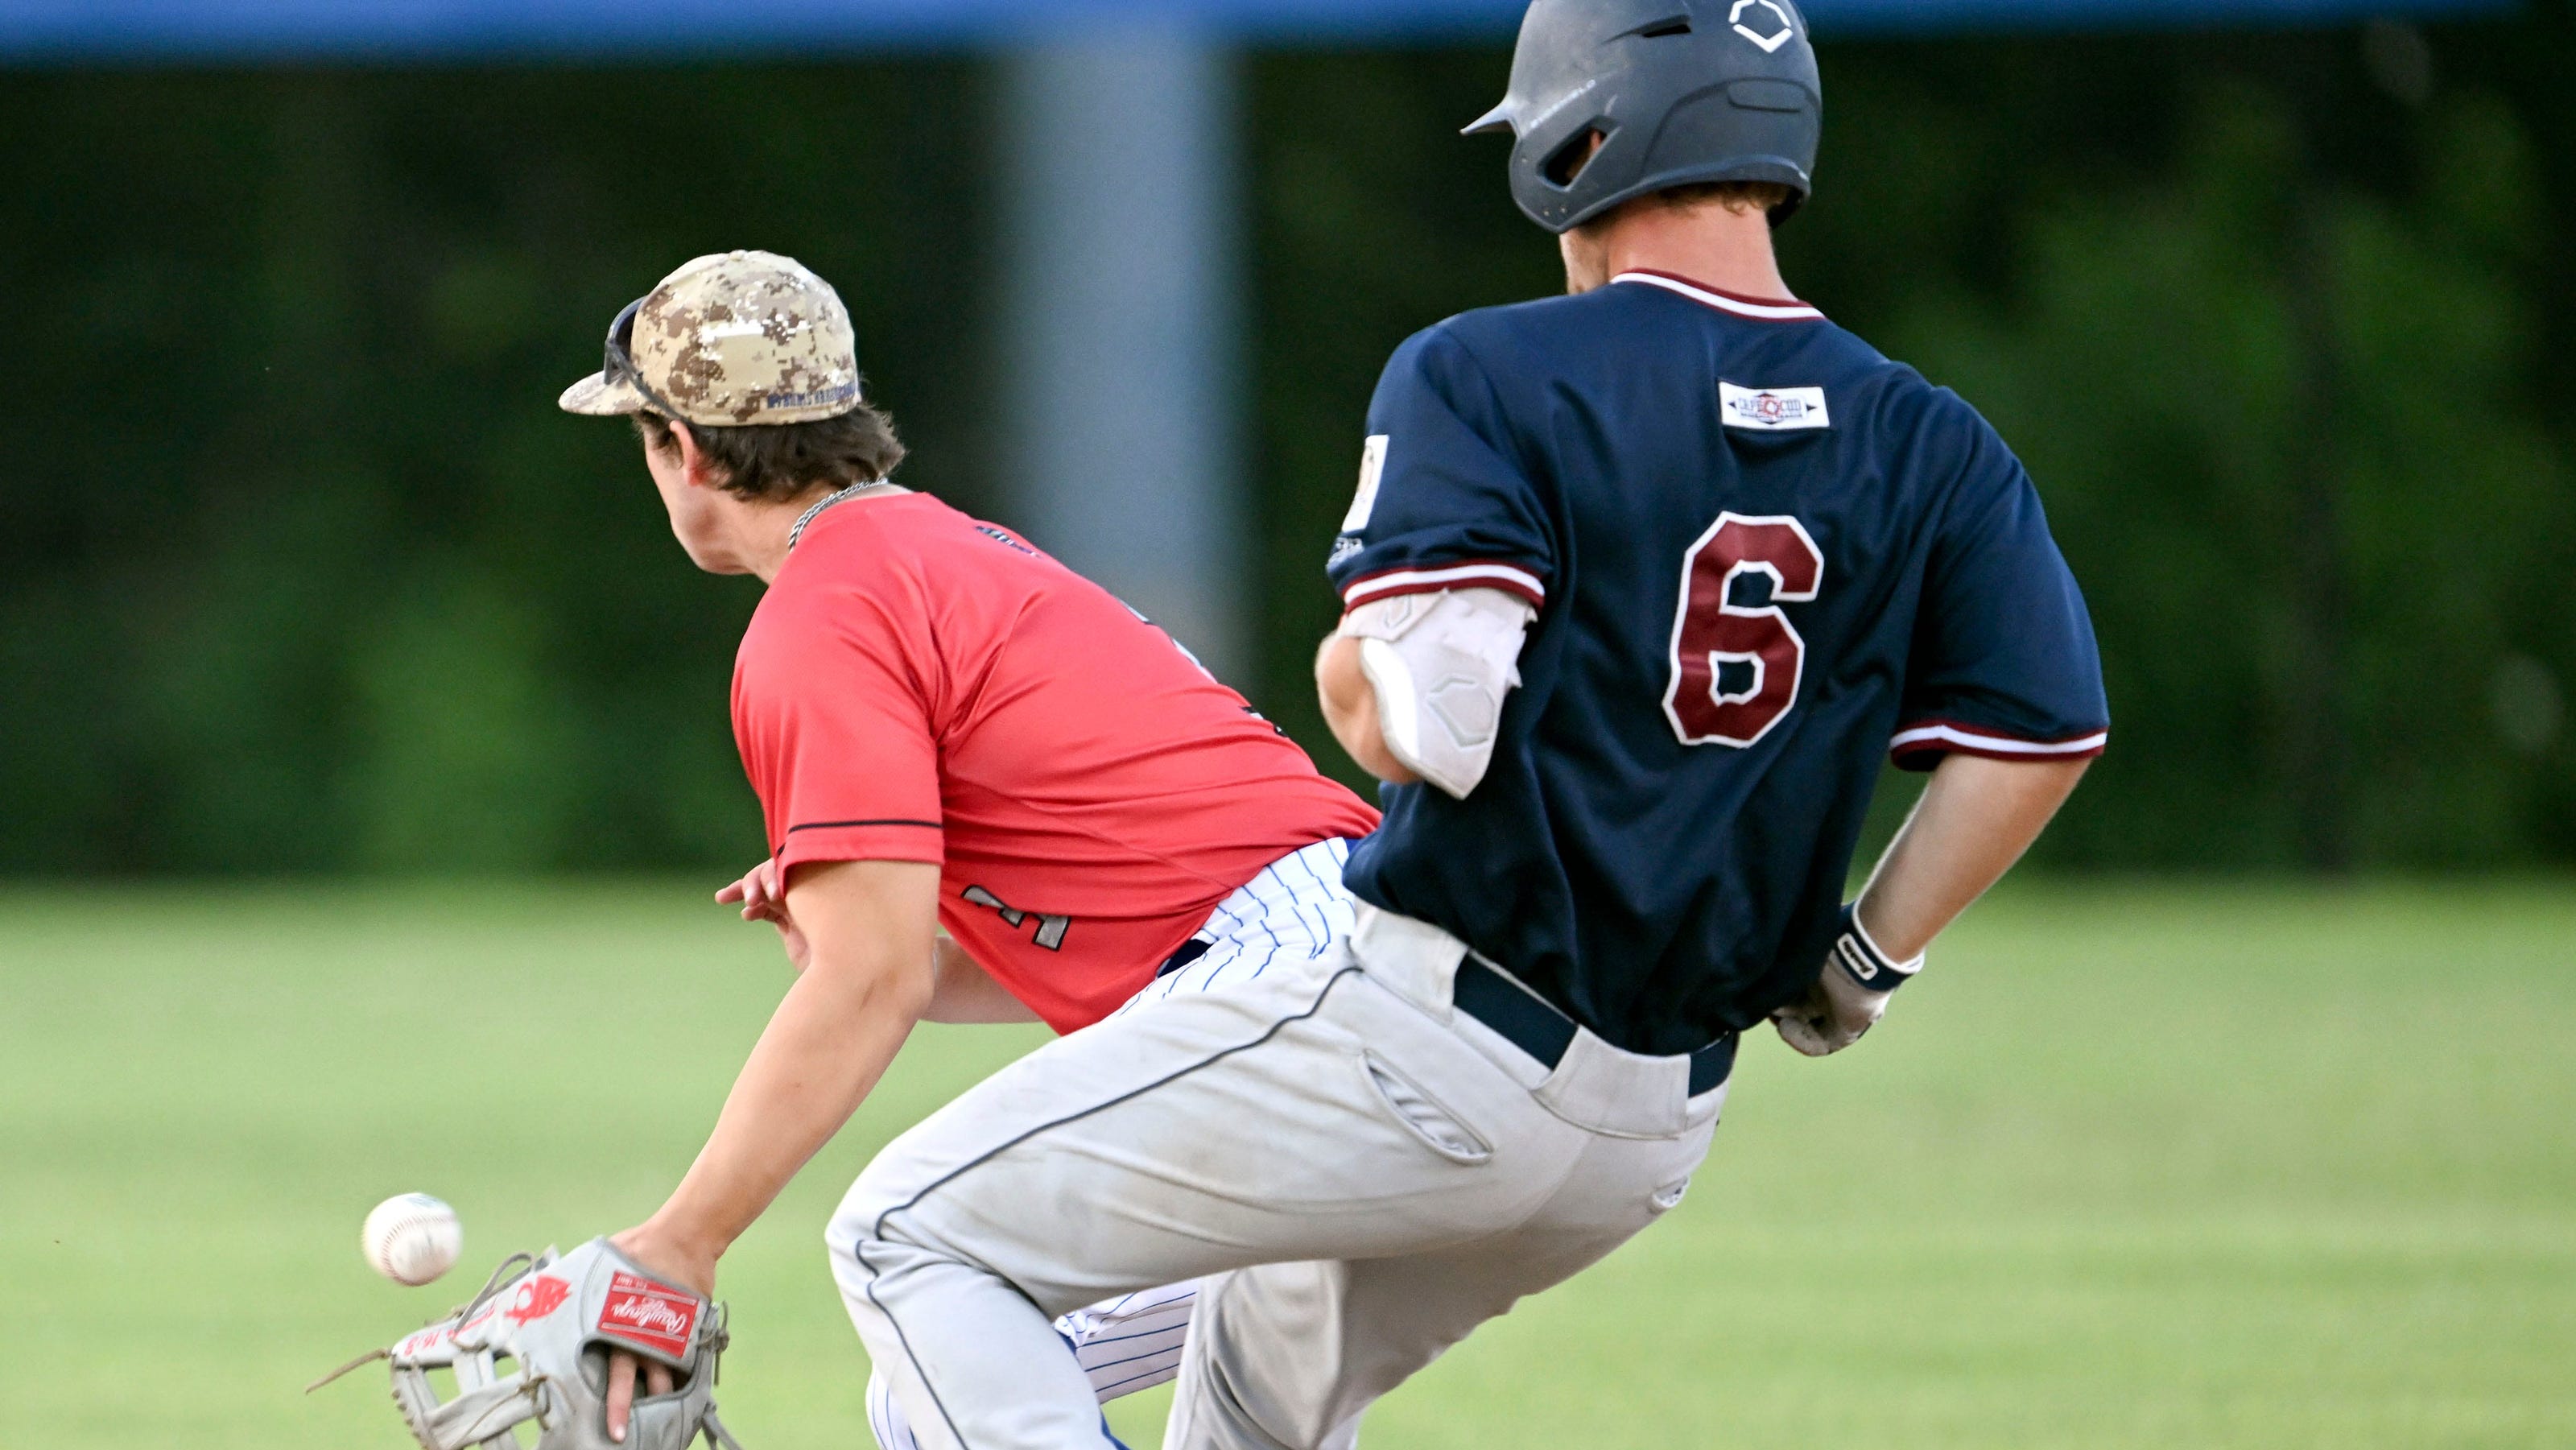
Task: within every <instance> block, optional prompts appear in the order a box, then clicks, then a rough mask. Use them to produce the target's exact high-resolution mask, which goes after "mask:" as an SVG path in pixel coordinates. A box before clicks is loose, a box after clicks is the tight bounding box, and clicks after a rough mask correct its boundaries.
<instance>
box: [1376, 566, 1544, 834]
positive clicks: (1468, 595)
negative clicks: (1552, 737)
mask: <svg viewBox="0 0 2576 1450" xmlns="http://www.w3.org/2000/svg"><path fill="white" fill-rule="evenodd" d="M1537 617H1538V611H1536V610H1534V609H1532V608H1530V607H1529V605H1527V604H1525V603H1523V602H1522V601H1521V600H1520V599H1518V598H1516V597H1514V596H1512V595H1509V594H1506V593H1504V592H1503V591H1501V590H1499V589H1454V590H1444V591H1442V592H1440V593H1437V594H1399V595H1396V596H1394V597H1393V598H1389V599H1372V600H1370V601H1369V602H1368V603H1366V604H1363V605H1360V606H1359V607H1358V608H1356V609H1353V610H1352V611H1351V612H1350V613H1349V614H1346V615H1344V616H1343V617H1342V624H1341V628H1340V629H1339V630H1338V631H1336V632H1337V633H1340V634H1343V635H1347V636H1349V637H1350V638H1352V639H1356V640H1358V641H1359V642H1360V672H1361V673H1362V674H1364V675H1366V676H1367V677H1368V682H1369V686H1370V688H1371V689H1372V690H1374V691H1375V692H1376V695H1377V721H1378V733H1379V734H1380V735H1381V736H1383V737H1384V738H1385V740H1386V748H1387V751H1388V752H1389V753H1390V754H1392V755H1393V756H1394V757H1395V758H1396V759H1397V760H1399V761H1401V762H1403V764H1404V768H1405V769H1407V770H1410V771H1412V772H1413V773H1414V774H1416V775H1418V776H1420V777H1422V778H1423V779H1424V780H1426V781H1429V782H1430V783H1431V784H1433V785H1435V786H1437V787H1439V788H1440V789H1441V790H1442V791H1444V792H1446V793H1448V794H1449V795H1452V796H1455V797H1457V798H1458V799H1460V800H1464V799H1466V797H1467V793H1468V792H1469V791H1471V790H1474V789H1475V788H1476V783H1477V782H1478V781H1480V780H1483V779H1484V778H1485V768H1486V767H1487V766H1488V765H1490V764H1492V763H1493V758H1494V740H1495V737H1496V735H1497V734H1498V732H1499V730H1500V728H1501V725H1502V719H1503V697H1504V696H1505V695H1508V694H1510V693H1511V689H1512V686H1514V685H1517V684H1519V683H1520V682H1521V677H1520V670H1519V669H1518V667H1517V666H1518V663H1519V660H1520V655H1521V643H1522V641H1523V640H1524V639H1525V638H1526V637H1527V636H1528V633H1529V624H1530V621H1531V620H1533V619H1536V618H1537Z"/></svg>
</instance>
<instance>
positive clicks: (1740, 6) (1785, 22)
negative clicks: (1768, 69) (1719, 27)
mask: <svg viewBox="0 0 2576 1450" xmlns="http://www.w3.org/2000/svg"><path fill="white" fill-rule="evenodd" d="M1756 5H1759V6H1761V7H1762V8H1763V9H1765V10H1768V11H1770V12H1771V14H1772V15H1773V16H1774V17H1775V18H1777V19H1778V20H1779V22H1780V29H1779V32H1778V33H1777V34H1773V35H1764V34H1763V33H1762V32H1760V31H1758V30H1755V29H1754V28H1753V27H1751V26H1749V25H1746V24H1745V23H1744V12H1745V11H1747V10H1750V9H1752V8H1753V7H1754V6H1756ZM1755 18H1756V19H1759V18H1760V17H1759V16H1756V17H1755ZM1726 23H1727V24H1729V25H1731V26H1733V27H1735V33H1736V34H1738V35H1741V36H1743V37H1744V38H1745V39H1747V40H1749V41H1752V42H1753V43H1754V44H1755V45H1758V46H1760V47H1762V53H1763V54H1764V55H1771V54H1773V53H1775V52H1777V51H1778V50H1779V49H1780V47H1782V46H1784V45H1787V44H1788V43H1789V40H1790V37H1792V36H1794V35H1796V34H1797V33H1798V27H1797V24H1796V22H1794V21H1792V20H1790V18H1789V12H1788V11H1786V10H1783V9H1781V8H1780V6H1779V5H1778V4H1777V3H1776V0H1735V6H1734V8H1733V9H1730V10H1728V11H1727V12H1726Z"/></svg>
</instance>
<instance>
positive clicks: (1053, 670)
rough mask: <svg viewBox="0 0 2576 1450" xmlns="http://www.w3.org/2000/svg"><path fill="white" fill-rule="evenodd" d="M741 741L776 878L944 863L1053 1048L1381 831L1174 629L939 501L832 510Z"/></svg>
mask: <svg viewBox="0 0 2576 1450" xmlns="http://www.w3.org/2000/svg"><path fill="white" fill-rule="evenodd" d="M733 723H734V739H735V741H736V743H737V744H738V745H740V747H741V749H742V759H743V766H744V768H745V769H746V770H747V771H748V772H749V773H750V775H751V784H752V788H753V789H754V790H755V791H757V792H759V795H760V804H761V810H762V812H763V814H764V815H765V816H766V818H767V821H768V827H769V842H770V849H771V851H772V852H773V853H774V854H775V855H776V857H777V859H778V863H779V866H780V868H781V870H782V871H787V870H792V868H794V867H795V866H796V865H797V864H798V863H800V862H805V861H866V860H894V861H928V862H934V863H936V864H937V865H938V866H939V867H940V887H939V919H940V922H941V924H942V925H944V926H946V927H947V928H948V934H949V935H950V936H952V937H955V938H956V939H957V941H958V943H959V944H960V945H962V946H963V947H965V948H966V950H967V951H968V952H970V953H971V954H973V956H974V958H975V960H976V961H978V962H980V963H982V964H983V966H984V969H985V970H986V971H988V972H990V973H992V975H993V977H994V979H995V980H996V981H998V982H1000V983H1001V984H1002V985H1003V986H1004V987H1007V988H1008V989H1009V990H1010V991H1011V992H1012V993H1013V994H1014V995H1015V996H1017V997H1019V998H1020V1000H1022V1001H1023V1002H1026V1003H1027V1004H1028V1005H1029V1006H1030V1007H1031V1008H1033V1009H1034V1010H1035V1011H1036V1012H1037V1014H1038V1015H1039V1016H1040V1017H1043V1018H1044V1019H1046V1021H1047V1022H1048V1023H1049V1024H1051V1025H1052V1026H1054V1027H1055V1028H1056V1029H1057V1030H1058V1031H1070V1030H1072V1029H1074V1028H1076V1027H1080V1026H1084V1025H1086V1024H1088V1023H1091V1022H1096V1021H1098V1020H1099V1019H1100V1018H1101V1017H1103V1016H1105V1015H1107V1014H1108V1013H1109V1012H1110V1011H1111V1010H1112V1009H1114V1008H1116V1007H1117V1006H1118V1004H1119V1003H1121V1002H1124V1001H1125V1000H1127V998H1128V997H1130V996H1131V995H1133V994H1134V993H1135V991H1136V990H1137V989H1138V988H1139V987H1142V986H1143V985H1144V984H1145V983H1146V982H1147V981H1149V980H1151V979H1152V977H1153V974H1154V970H1155V968H1156V967H1158V966H1159V965H1161V963H1162V961H1163V959H1164V958H1165V957H1167V956H1169V955H1170V954H1171V953H1172V951H1173V949H1174V948H1176V947H1178V946H1179V945H1180V944H1181V943H1182V942H1184V941H1186V940H1188V939H1189V937H1190V935H1191V933H1193V932H1195V931H1196V930H1197V929H1198V928H1199V927H1200V925H1202V924H1203V923H1204V922H1205V921H1206V919H1207V916H1208V913H1209V911H1210V910H1212V909H1213V908H1214V907H1215V906H1216V904H1217V903H1218V902H1219V901H1221V900H1223V899H1224V898H1225V897H1226V895H1227V894H1228V893H1230V892H1232V891H1233V890H1234V889H1235V888H1236V887H1238V886H1241V885H1243V884H1244V883H1245V882H1247V881H1249V880H1251V879H1252V878H1253V877H1254V876H1256V875H1258V874H1260V871H1261V868H1262V867H1263V866H1266V865H1268V864H1269V863H1270V862H1272V861H1274V860H1276V859H1278V858H1279V857H1281V856H1283V855H1286V854H1287V853H1288V852H1290V851H1294V850H1296V849H1297V848H1299V847H1301V846H1306V845H1311V844H1313V843H1314V842H1317V841H1321V840H1327V839H1330V838H1333V837H1336V836H1361V835H1366V834H1367V833H1368V832H1369V831H1370V830H1372V829H1374V828H1375V827H1376V825H1377V812H1376V811H1374V810H1372V809H1370V808H1369V807H1368V806H1367V805H1366V804H1364V803H1363V802H1362V801H1361V800H1360V799H1359V798H1358V797H1357V796H1354V795H1352V794H1351V793H1350V792H1349V791H1347V790H1345V789H1343V788H1342V787H1341V786H1339V785H1337V784H1335V783H1334V782H1332V781H1330V780H1327V779H1325V778H1324V777H1323V776H1322V775H1321V774H1320V773H1318V772H1317V771H1316V769H1315V765H1314V762H1313V761H1311V760H1309V759H1307V757H1306V753H1305V752H1304V751H1302V750H1300V749H1298V748H1297V746H1296V744H1295V743H1294V742H1293V741H1291V740H1289V739H1288V738H1287V737H1286V736H1285V735H1282V734H1281V733H1279V731H1278V729H1277V728H1276V727H1275V726H1273V725H1272V724H1271V723H1270V722H1269V721H1267V720H1264V719H1262V718H1261V717H1260V716H1259V715H1256V714H1254V713H1253V712H1252V708H1251V706H1249V705H1247V704H1245V703H1244V700H1243V697H1242V696H1240V695H1238V694H1236V693H1235V692H1234V691H1232V690H1229V689H1227V688H1226V687H1225V686H1224V685H1221V684H1219V683H1217V681H1216V680H1215V679H1214V678H1212V677H1211V676H1210V675H1209V674H1208V673H1207V671H1205V670H1203V669H1201V668H1200V667H1199V665H1198V663H1197V662H1196V661H1195V660H1192V659H1191V658H1190V657H1189V656H1188V655H1187V654H1186V653H1184V652H1183V651H1182V650H1181V648H1180V647H1179V646H1178V645H1176V644H1174V643H1173V642H1172V639H1171V637H1170V636H1168V635H1166V634H1164V633H1163V631H1162V630H1160V629H1158V628H1156V627H1155V626H1154V625H1152V624H1149V623H1147V622H1146V621H1145V620H1144V619H1142V618H1141V617H1139V616H1138V615H1137V614H1136V613H1135V611H1133V610H1131V609H1129V608H1128V607H1127V606H1126V605H1124V604H1121V603H1120V602H1119V601H1118V600H1117V599H1116V598H1114V597H1112V596H1111V595H1110V594H1109V593H1108V591H1106V590H1104V589H1102V588H1101V587H1100V586H1099V585H1097V584H1094V583H1092V582H1091V581H1090V580H1088V579H1085V578H1083V577H1082V576H1081V575H1079V574H1076V573H1074V572H1073V571H1072V570H1070V569H1067V568H1066V567H1064V566H1063V565H1062V564H1059V563H1057V562H1056V561H1055V560H1053V559H1051V558H1049V557H1047V556H1046V555H1044V554H1042V553H1039V552H1038V551H1037V550H1036V549H1033V548H1031V547H1030V546H1029V545H1027V544H1025V543H1023V542H1021V541H1020V539H1019V538H1018V537H1017V536H1015V535H1013V534H1011V533H1009V532H1008V531H1006V530H1003V529H999V528H996V527H994V526H992V525H990V524H985V523H979V522H977V521H976V520H974V519H972V518H969V517H967V516H966V515H965V514H962V513H959V512H958V511H957V510H955V509H953V508H950V507H949V506H948V505H946V504H944V503H941V502H940V501H939V500H937V499H935V498H932V497H930V496H929V495H927V494H919V493H909V494H887V495H880V496H877V497H872V498H859V499H853V500H851V501H849V502H847V503H843V504H840V505H838V506H836V507H833V508H830V509H826V510H825V511H824V512H823V513H821V514H819V515H817V516H816V517H815V519H814V521H813V522H812V523H811V524H810V525H809V526H808V527H807V528H806V530H805V534H804V537H803V538H802V540H800V541H799V542H798V544H797V545H796V550H795V552H794V553H793V554H791V555H789V556H788V560H787V563H786V565H785V567H784V568H782V569H781V570H780V571H779V573H778V577H777V578H776V579H775V580H774V581H773V582H772V583H771V586H770V589H769V593H768V595H767V596H766V597H765V598H763V599H762V600H761V603H760V608H759V610H758V611H757V612H755V613H754V614H753V615H752V620H751V628H750V630H749V631H748V632H747V633H745V634H744V636H743V641H742V652H741V654H740V656H739V657H738V658H737V660H736V661H735V666H734V689H733Z"/></svg>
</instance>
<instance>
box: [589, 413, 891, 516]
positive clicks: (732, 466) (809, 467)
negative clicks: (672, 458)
mask: <svg viewBox="0 0 2576 1450" xmlns="http://www.w3.org/2000/svg"><path fill="white" fill-rule="evenodd" d="M635 434H636V436H637V437H639V438H641V439H643V440H644V446H645V447H647V448H652V449H657V450H660V451H663V452H668V451H670V450H671V449H672V448H674V447H676V446H677V445H676V444H674V443H673V442H672V441H671V423H670V420H669V419H667V418H664V417H662V416H661V415H660V414H658V413H638V414H636V415H635ZM689 436H690V437H692V438H695V439H696V440H698V451H699V452H700V453H702V454H705V455H706V459H707V461H708V462H709V463H711V464H713V465H715V467H716V468H717V470H719V471H720V472H721V473H722V474H723V475H724V478H723V487H724V488H725V490H726V491H727V492H729V493H733V494H736V495H738V496H740V497H743V498H747V499H768V500H773V501H776V500H783V499H791V498H794V497H796V496H797V495H798V494H801V493H804V492H807V491H808V490H810V489H812V488H814V487H816V486H817V485H822V486H826V487H829V488H833V489H836V490H837V489H844V488H848V487H850V486H851V485H852V484H858V483H874V482H876V481H877V480H879V479H881V478H883V477H885V476H886V475H887V474H889V473H892V472H894V469H895V465H896V464H898V463H901V462H903V453H904V448H903V443H902V441H901V440H899V439H897V438H896V437H895V436H894V420H893V419H892V418H889V417H887V416H886V415H885V414H884V413H882V412H879V411H878V410H877V409H876V407H875V406H874V405H872V404H868V403H861V404H859V405H858V406H857V407H855V408H852V409H851V410H850V411H848V412H846V413H843V414H840V415H839V416H837V417H832V418H823V419H818V420H816V421H814V422H811V423H751V424H745V425H743V426H741V427H737V428H719V427H716V426H714V425H712V424H695V423H693V424H691V425H690V426H689Z"/></svg>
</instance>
